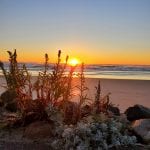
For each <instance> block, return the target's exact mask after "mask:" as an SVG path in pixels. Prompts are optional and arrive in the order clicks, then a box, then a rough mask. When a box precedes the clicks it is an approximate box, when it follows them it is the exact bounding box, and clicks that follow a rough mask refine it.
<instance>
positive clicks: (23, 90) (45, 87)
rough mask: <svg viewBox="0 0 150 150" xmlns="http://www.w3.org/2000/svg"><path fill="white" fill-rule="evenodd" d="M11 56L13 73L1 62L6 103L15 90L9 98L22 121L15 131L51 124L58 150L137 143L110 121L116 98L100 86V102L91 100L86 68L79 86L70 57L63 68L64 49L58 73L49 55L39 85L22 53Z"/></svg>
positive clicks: (97, 88)
mask: <svg viewBox="0 0 150 150" xmlns="http://www.w3.org/2000/svg"><path fill="white" fill-rule="evenodd" d="M8 54H9V69H8V70H6V69H5V67H4V64H3V63H2V62H0V67H1V69H2V71H3V74H4V77H5V79H6V83H7V91H6V93H5V94H2V95H1V98H2V97H4V99H7V96H8V94H10V91H13V92H14V93H15V94H14V93H13V94H14V95H15V96H13V97H12V96H11V95H10V96H9V99H12V101H11V100H10V101H11V102H14V100H15V102H16V103H15V104H16V106H17V107H16V109H17V110H16V111H17V115H18V116H19V117H18V118H17V117H16V118H17V119H16V120H15V119H13V123H12V122H11V126H12V125H15V126H16V124H17V126H27V125H28V124H31V123H33V122H35V121H46V122H47V123H48V124H51V126H52V127H53V130H54V131H53V136H54V137H53V140H52V143H51V148H52V149H59V148H60V147H61V148H62V149H83V150H86V149H88V148H91V149H93V148H94V149H108V148H110V147H113V146H120V145H134V144H135V143H136V137H135V136H130V135H128V132H126V129H127V128H126V129H124V128H125V127H124V126H123V124H122V123H121V122H119V121H118V120H116V118H115V117H114V118H113V116H111V117H110V115H109V111H110V107H113V105H112V104H111V102H110V97H109V95H110V93H108V94H106V95H105V96H103V95H102V87H101V82H100V81H99V82H98V85H97V87H96V94H95V100H92V99H89V97H88V94H87V93H88V90H89V89H88V87H87V86H86V78H85V76H84V63H82V64H81V65H79V67H80V71H79V73H78V74H77V79H78V81H79V83H78V85H76V86H74V85H73V79H74V72H75V70H76V67H77V64H76V65H68V59H69V56H66V59H65V63H62V60H61V50H59V51H58V54H57V62H56V63H55V64H54V65H53V69H52V71H50V70H49V56H48V54H45V61H44V64H43V71H39V74H38V76H37V77H34V80H33V77H32V75H31V73H30V72H29V71H28V68H27V67H26V65H25V64H23V65H20V64H19V63H18V62H17V51H16V50H14V52H13V53H12V52H10V51H8ZM75 89H76V90H78V91H79V93H78V100H77V101H76V102H74V101H72V98H73V96H74V94H73V93H74V90H75ZM8 91H9V92H8ZM13 94H12V95H13ZM6 95H7V96H6ZM6 101H7V100H6ZM11 106H14V105H11ZM18 124H19V125H18ZM0 128H1V127H0Z"/></svg>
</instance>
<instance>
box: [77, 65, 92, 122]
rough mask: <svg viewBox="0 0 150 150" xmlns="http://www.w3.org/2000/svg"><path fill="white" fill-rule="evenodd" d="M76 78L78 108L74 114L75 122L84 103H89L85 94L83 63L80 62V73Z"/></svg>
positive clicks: (79, 117) (78, 118) (79, 116)
mask: <svg viewBox="0 0 150 150" xmlns="http://www.w3.org/2000/svg"><path fill="white" fill-rule="evenodd" d="M78 78H79V80H80V82H79V85H77V86H76V88H77V89H78V90H79V103H78V110H77V114H76V122H78V121H79V120H80V119H81V109H82V107H83V105H84V104H86V103H89V104H91V102H90V99H89V98H88V96H87V90H88V87H86V85H85V77H84V63H82V64H81V70H80V73H78Z"/></svg>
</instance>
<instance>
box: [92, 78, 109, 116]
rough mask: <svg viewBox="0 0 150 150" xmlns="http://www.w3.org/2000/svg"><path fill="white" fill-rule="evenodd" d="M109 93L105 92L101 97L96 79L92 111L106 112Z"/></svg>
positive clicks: (96, 112) (97, 112)
mask: <svg viewBox="0 0 150 150" xmlns="http://www.w3.org/2000/svg"><path fill="white" fill-rule="evenodd" d="M109 95H110V93H108V94H106V95H105V96H104V97H103V98H102V97H101V84H100V80H99V81H98V86H97V87H96V94H95V102H94V113H95V114H99V113H101V112H103V113H107V111H108V107H109V105H110V99H109Z"/></svg>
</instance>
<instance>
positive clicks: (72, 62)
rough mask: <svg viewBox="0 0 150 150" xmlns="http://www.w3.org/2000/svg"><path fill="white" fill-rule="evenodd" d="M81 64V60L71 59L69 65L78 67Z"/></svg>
mask: <svg viewBox="0 0 150 150" xmlns="http://www.w3.org/2000/svg"><path fill="white" fill-rule="evenodd" d="M79 63H80V62H79V60H78V59H77V58H72V59H70V61H69V65H70V66H76V65H78V64H79Z"/></svg>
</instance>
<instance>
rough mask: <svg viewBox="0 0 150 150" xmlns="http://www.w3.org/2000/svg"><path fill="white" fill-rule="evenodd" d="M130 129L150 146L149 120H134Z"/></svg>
mask: <svg viewBox="0 0 150 150" xmlns="http://www.w3.org/2000/svg"><path fill="white" fill-rule="evenodd" d="M132 128H133V131H134V132H135V133H136V134H137V135H138V136H140V137H141V138H142V140H143V142H145V143H148V144H150V119H140V120H136V121H135V122H134V123H133V125H132Z"/></svg>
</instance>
